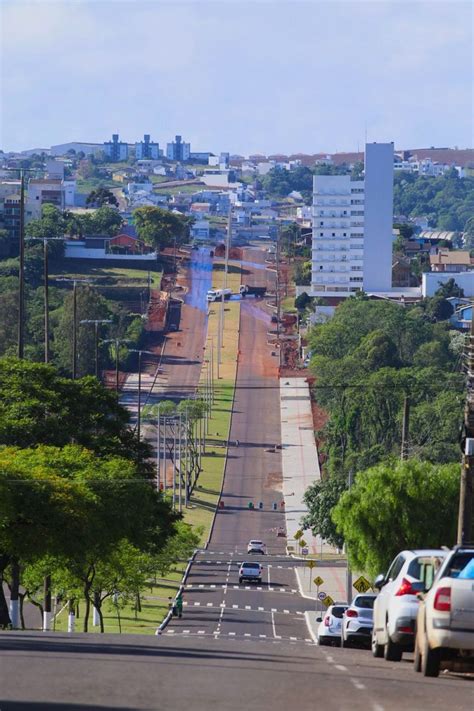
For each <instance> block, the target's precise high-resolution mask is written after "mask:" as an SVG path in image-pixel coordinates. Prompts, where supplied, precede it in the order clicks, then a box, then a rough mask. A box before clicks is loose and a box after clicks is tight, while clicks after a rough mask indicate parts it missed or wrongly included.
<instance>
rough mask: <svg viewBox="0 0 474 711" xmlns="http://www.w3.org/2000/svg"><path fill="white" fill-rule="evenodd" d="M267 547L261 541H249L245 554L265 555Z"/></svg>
mask: <svg viewBox="0 0 474 711" xmlns="http://www.w3.org/2000/svg"><path fill="white" fill-rule="evenodd" d="M266 552H267V547H266V545H265V543H264V542H263V541H257V540H251V541H249V544H248V546H247V553H261V554H262V555H265V553H266Z"/></svg>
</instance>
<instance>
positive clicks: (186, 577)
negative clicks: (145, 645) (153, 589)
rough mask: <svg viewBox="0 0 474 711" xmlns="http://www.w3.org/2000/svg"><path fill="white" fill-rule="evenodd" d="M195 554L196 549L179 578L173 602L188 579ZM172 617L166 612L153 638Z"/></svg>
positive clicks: (170, 612) (171, 614)
mask: <svg viewBox="0 0 474 711" xmlns="http://www.w3.org/2000/svg"><path fill="white" fill-rule="evenodd" d="M197 553H198V549H197V548H196V550H195V551H194V553H193V554H192V556H191V558H190V559H189V560H188V564H187V566H186V569H185V571H184V573H183V577H182V578H181V583H180V585H179V588H178V592H177V593H176V595H175V597H174V599H175V600H176V598H177V596H178V595H179V594H180V593H182V592H183V591H184V585H185V583H186V580H187V579H188V575H189V571H190V570H191V566H192V564H193V563H194V559H195V558H196V555H197ZM172 617H173V612H172V610H170V611H169V612H168V614H167V615H166V617H165V619H164V620H163V622H162V623H161V625H160V626H159V627H158V628H157V630H156V632H155V636H156V635H160V634H161V633H162V632H163V630H164V629H165V628H166V627H167V626H168V624H169V623H170V622H171V618H172Z"/></svg>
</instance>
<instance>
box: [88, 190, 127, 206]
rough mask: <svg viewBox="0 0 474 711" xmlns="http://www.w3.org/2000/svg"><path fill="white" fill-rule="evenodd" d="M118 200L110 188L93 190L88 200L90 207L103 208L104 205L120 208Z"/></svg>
mask: <svg viewBox="0 0 474 711" xmlns="http://www.w3.org/2000/svg"><path fill="white" fill-rule="evenodd" d="M118 204H119V203H118V200H117V198H116V197H115V195H114V194H113V192H112V191H111V190H109V189H108V188H96V189H95V190H92V191H91V192H90V193H89V195H88V196H87V198H86V205H87V206H88V207H103V206H104V205H115V207H118Z"/></svg>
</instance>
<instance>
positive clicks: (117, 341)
mask: <svg viewBox="0 0 474 711" xmlns="http://www.w3.org/2000/svg"><path fill="white" fill-rule="evenodd" d="M131 342H132V341H131V339H130V338H107V339H106V340H105V341H102V343H113V344H114V345H115V392H116V393H118V391H119V358H120V352H119V351H120V344H121V343H131Z"/></svg>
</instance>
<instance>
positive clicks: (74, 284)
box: [55, 277, 92, 380]
mask: <svg viewBox="0 0 474 711" xmlns="http://www.w3.org/2000/svg"><path fill="white" fill-rule="evenodd" d="M55 281H60V282H67V283H69V284H72V379H73V380H75V379H76V377H77V285H78V284H89V285H90V284H92V282H91V281H90V280H89V279H68V278H66V277H60V278H59V279H56V280H55Z"/></svg>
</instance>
